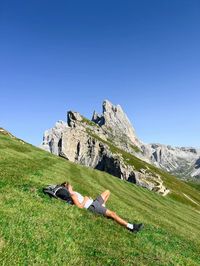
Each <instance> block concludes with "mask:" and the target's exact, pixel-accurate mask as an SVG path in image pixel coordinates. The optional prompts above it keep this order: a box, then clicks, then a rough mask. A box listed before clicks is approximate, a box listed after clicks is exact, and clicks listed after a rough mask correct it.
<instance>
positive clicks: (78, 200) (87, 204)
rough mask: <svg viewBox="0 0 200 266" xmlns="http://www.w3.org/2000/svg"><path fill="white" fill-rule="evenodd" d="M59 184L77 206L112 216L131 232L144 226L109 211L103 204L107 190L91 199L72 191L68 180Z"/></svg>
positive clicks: (106, 197)
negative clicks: (129, 221)
mask: <svg viewBox="0 0 200 266" xmlns="http://www.w3.org/2000/svg"><path fill="white" fill-rule="evenodd" d="M61 186H64V187H65V188H66V189H67V190H68V192H69V193H70V196H71V198H72V201H73V203H74V204H75V205H76V206H77V207H79V208H85V209H88V210H89V211H92V212H94V213H98V214H101V215H104V216H106V217H108V218H112V219H113V220H115V221H116V222H117V223H118V224H120V225H122V226H124V227H126V228H127V229H128V230H130V231H131V232H135V233H137V232H139V231H140V230H141V229H142V228H143V227H144V225H143V224H142V223H140V224H135V223H128V222H127V221H125V220H123V219H122V218H121V217H119V216H118V215H117V214H116V213H115V212H114V211H111V210H109V209H107V208H106V207H105V204H106V202H107V200H108V198H109V196H110V191H109V190H105V191H104V192H103V193H101V195H99V196H97V198H96V199H95V200H93V199H92V198H90V197H87V196H85V197H83V196H82V195H81V194H80V193H79V192H77V191H74V190H73V186H72V185H71V184H70V183H68V182H64V183H62V184H61Z"/></svg>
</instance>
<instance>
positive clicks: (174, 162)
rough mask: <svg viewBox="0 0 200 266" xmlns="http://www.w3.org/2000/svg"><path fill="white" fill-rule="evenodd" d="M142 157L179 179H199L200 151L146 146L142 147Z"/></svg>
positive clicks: (155, 145)
mask: <svg viewBox="0 0 200 266" xmlns="http://www.w3.org/2000/svg"><path fill="white" fill-rule="evenodd" d="M142 150H143V156H144V157H145V158H147V159H148V160H149V161H150V162H151V163H153V164H154V165H156V166H157V167H159V168H162V169H164V170H166V171H168V172H170V173H172V174H174V175H176V176H180V177H181V178H185V179H187V178H191V177H193V178H194V177H196V178H198V177H200V169H199V168H200V163H199V161H200V159H199V158H200V150H199V149H194V148H185V147H180V148H179V147H176V148H175V147H171V146H169V145H168V146H166V145H161V144H148V145H144V146H143V147H142Z"/></svg>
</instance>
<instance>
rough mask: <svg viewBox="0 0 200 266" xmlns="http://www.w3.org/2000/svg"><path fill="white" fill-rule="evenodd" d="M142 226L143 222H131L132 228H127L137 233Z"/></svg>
mask: <svg viewBox="0 0 200 266" xmlns="http://www.w3.org/2000/svg"><path fill="white" fill-rule="evenodd" d="M143 227H144V224H142V223H141V224H133V229H129V230H130V231H131V232H133V233H137V232H139V231H141V230H142V228H143Z"/></svg>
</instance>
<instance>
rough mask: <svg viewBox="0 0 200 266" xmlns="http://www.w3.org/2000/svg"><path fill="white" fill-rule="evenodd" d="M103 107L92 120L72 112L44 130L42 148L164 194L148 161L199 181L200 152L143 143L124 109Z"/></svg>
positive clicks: (165, 190) (183, 176) (110, 104)
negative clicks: (138, 165)
mask: <svg viewBox="0 0 200 266" xmlns="http://www.w3.org/2000/svg"><path fill="white" fill-rule="evenodd" d="M102 107H103V111H102V114H100V115H99V114H97V113H96V112H94V113H93V116H92V120H88V119H86V118H84V117H83V116H82V115H80V114H79V113H78V112H73V111H69V112H68V113H67V123H66V122H63V121H58V122H57V123H56V125H55V126H54V127H53V128H51V129H49V130H47V131H45V133H44V139H43V144H42V148H43V149H45V150H47V151H49V152H51V153H54V154H56V155H59V156H62V157H64V158H66V159H68V160H70V161H72V162H76V163H80V164H83V165H86V166H88V167H93V168H96V169H99V170H102V171H106V172H108V173H110V174H112V175H114V176H116V177H119V178H121V179H125V180H128V181H130V182H133V183H136V184H138V185H139V186H143V187H146V188H148V189H149V190H153V191H157V192H158V193H160V194H162V195H166V194H167V193H168V192H169V191H168V190H167V189H166V188H165V187H164V185H163V182H162V180H161V177H160V176H159V175H157V174H155V173H152V171H150V169H147V167H145V162H148V163H151V164H153V165H155V166H156V167H159V168H162V169H164V170H166V171H168V172H170V173H172V174H175V175H178V176H180V177H182V178H200V149H195V148H185V147H179V148H175V147H171V146H166V145H162V144H144V143H143V142H142V141H140V140H139V139H138V138H137V136H136V133H135V130H134V128H133V127H132V125H131V123H130V121H129V119H128V117H127V116H126V114H125V113H124V112H123V110H122V108H121V106H119V105H117V106H115V105H113V104H112V103H110V102H109V101H108V100H105V101H104V102H103V106H102ZM113 147H115V148H114V149H113ZM124 152H127V153H128V154H132V155H134V156H136V157H138V158H140V159H142V160H143V161H145V162H144V168H142V167H141V168H140V169H139V170H138V169H137V170H136V169H135V168H134V166H133V165H132V164H131V163H129V162H128V160H127V159H126V158H124V156H123V153H124Z"/></svg>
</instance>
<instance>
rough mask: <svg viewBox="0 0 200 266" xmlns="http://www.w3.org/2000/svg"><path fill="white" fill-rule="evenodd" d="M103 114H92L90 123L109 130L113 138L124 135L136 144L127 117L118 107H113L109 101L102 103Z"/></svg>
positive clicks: (134, 134) (132, 129)
mask: <svg viewBox="0 0 200 266" xmlns="http://www.w3.org/2000/svg"><path fill="white" fill-rule="evenodd" d="M102 108H103V113H102V114H101V115H99V114H97V113H96V112H95V111H94V113H93V117H92V121H93V122H95V123H97V124H98V125H99V126H104V127H106V128H109V129H110V130H111V131H112V132H113V135H114V136H121V137H123V136H124V135H125V136H126V137H128V138H129V139H130V141H131V142H133V143H134V144H136V142H138V140H137V137H136V133H135V130H134V128H133V127H132V125H131V123H130V121H129V119H128V117H127V115H126V114H125V112H124V111H123V109H122V108H121V106H120V105H116V106H115V105H113V104H112V103H111V102H110V101H108V100H104V101H103V105H102Z"/></svg>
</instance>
